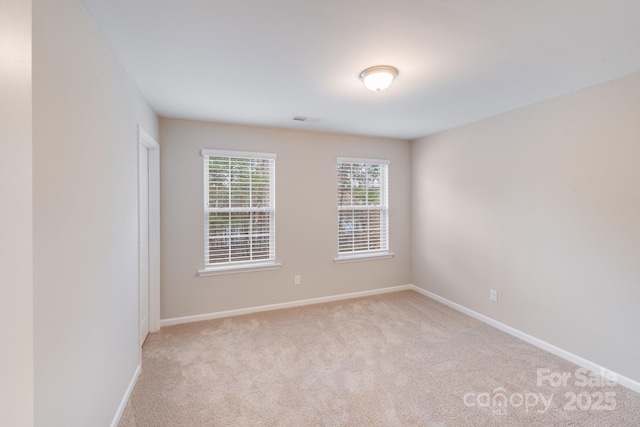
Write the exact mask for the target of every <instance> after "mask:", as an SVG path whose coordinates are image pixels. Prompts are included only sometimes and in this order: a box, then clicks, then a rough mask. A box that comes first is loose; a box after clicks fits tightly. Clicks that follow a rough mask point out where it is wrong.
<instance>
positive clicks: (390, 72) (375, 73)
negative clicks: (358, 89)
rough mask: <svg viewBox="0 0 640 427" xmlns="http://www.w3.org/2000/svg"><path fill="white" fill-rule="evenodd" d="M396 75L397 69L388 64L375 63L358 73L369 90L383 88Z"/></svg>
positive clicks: (391, 81) (387, 85) (389, 83)
mask: <svg viewBox="0 0 640 427" xmlns="http://www.w3.org/2000/svg"><path fill="white" fill-rule="evenodd" d="M396 77H398V69H397V68H395V67H391V66H389V65H377V66H375V67H371V68H367V69H366V70H364V71H363V72H362V73H360V80H362V83H364V85H365V86H366V87H367V89H369V90H373V91H376V92H378V91H381V90H385V89H386V88H388V87H389V86H391V83H393V80H394V79H395V78H396Z"/></svg>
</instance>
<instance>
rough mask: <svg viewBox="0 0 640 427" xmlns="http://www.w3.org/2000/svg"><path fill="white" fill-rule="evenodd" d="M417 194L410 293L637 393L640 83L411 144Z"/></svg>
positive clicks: (616, 84) (629, 81) (599, 89)
mask: <svg viewBox="0 0 640 427" xmlns="http://www.w3.org/2000/svg"><path fill="white" fill-rule="evenodd" d="M412 185H413V191H412V194H413V222H412V224H413V228H412V231H413V243H412V266H413V270H412V273H413V280H414V282H415V284H416V285H418V286H421V287H423V288H425V289H427V290H429V291H432V292H434V293H436V294H438V295H440V296H442V297H444V298H447V299H449V300H451V301H454V302H456V303H458V304H461V305H463V306H466V307H468V308H470V309H472V310H474V311H477V312H479V313H482V314H485V315H487V316H489V317H491V318H493V319H496V320H498V321H500V322H502V323H505V324H507V325H509V326H512V327H514V328H516V329H519V330H521V331H524V332H526V333H528V334H530V335H533V336H535V337H537V338H540V339H542V340H544V341H547V342H549V343H551V344H554V345H556V346H558V347H560V348H563V349H565V350H568V351H570V352H572V353H574V354H577V355H579V356H582V357H584V358H586V359H588V360H590V361H592V362H595V363H597V364H600V365H602V366H605V367H607V368H609V369H612V370H614V371H617V372H618V373H620V374H623V375H625V376H628V377H630V378H632V379H635V380H637V381H640V365H639V364H638V360H639V355H640V340H639V339H638V325H639V324H640V310H639V309H638V307H639V306H640V74H635V75H632V76H629V77H626V78H623V79H619V80H615V81H611V82H608V83H605V84H601V85H598V86H595V87H591V88H588V89H584V90H581V91H579V92H576V93H573V94H569V95H566V96H562V97H559V98H556V99H552V100H549V101H546V102H542V103H539V104H536V105H533V106H530V107H527V108H523V109H520V110H516V111H512V112H509V113H505V114H502V115H500V116H497V117H494V118H490V119H486V120H483V121H480V122H477V123H473V124H470V125H468V126H464V127H461V128H457V129H454V130H451V131H448V132H444V133H441V134H438V135H434V136H431V137H427V138H423V139H420V140H417V141H415V142H414V144H413V146H412ZM490 288H493V289H497V290H498V292H499V302H498V303H497V304H495V303H491V302H490V301H489V289H490Z"/></svg>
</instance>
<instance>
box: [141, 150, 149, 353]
mask: <svg viewBox="0 0 640 427" xmlns="http://www.w3.org/2000/svg"><path fill="white" fill-rule="evenodd" d="M138 172H139V187H140V188H139V193H138V196H139V198H138V199H139V200H138V246H139V252H138V298H139V300H138V301H139V306H138V310H139V312H138V313H139V316H138V319H139V320H140V345H142V343H144V340H145V339H146V338H147V335H148V334H149V149H148V148H147V147H145V146H144V145H142V144H140V145H139V146H138Z"/></svg>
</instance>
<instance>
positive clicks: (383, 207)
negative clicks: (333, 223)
mask: <svg viewBox="0 0 640 427" xmlns="http://www.w3.org/2000/svg"><path fill="white" fill-rule="evenodd" d="M388 164H389V162H388V161H386V160H366V159H349V158H338V163H337V166H338V255H339V256H349V255H363V254H369V253H371V254H379V253H384V252H387V251H388V250H389V202H388V200H389V199H388Z"/></svg>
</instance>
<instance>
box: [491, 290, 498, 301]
mask: <svg viewBox="0 0 640 427" xmlns="http://www.w3.org/2000/svg"><path fill="white" fill-rule="evenodd" d="M489 299H490V300H491V301H493V302H498V291H496V290H495V289H491V290H490V291H489Z"/></svg>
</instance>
